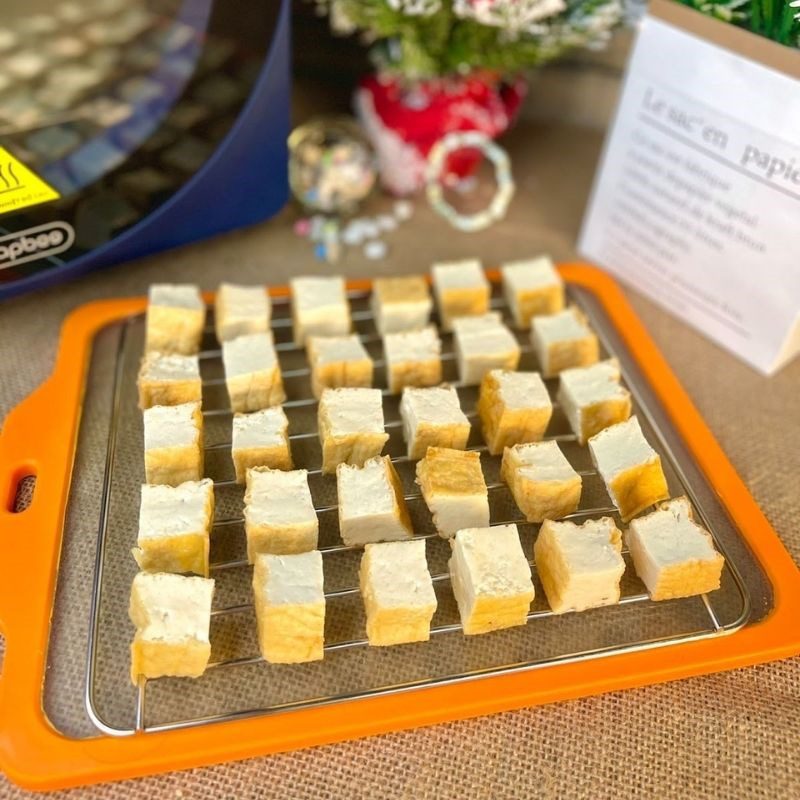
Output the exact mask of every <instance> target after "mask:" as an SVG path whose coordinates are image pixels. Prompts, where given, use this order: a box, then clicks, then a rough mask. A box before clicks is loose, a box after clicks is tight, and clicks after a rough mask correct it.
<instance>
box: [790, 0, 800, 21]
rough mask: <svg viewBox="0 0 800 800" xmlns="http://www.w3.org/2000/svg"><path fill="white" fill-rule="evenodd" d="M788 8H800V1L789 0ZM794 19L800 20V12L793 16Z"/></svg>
mask: <svg viewBox="0 0 800 800" xmlns="http://www.w3.org/2000/svg"><path fill="white" fill-rule="evenodd" d="M789 6H790V7H791V8H800V0H790V2H789ZM794 18H795V19H798V20H800V11H798V12H797V13H796V14H795V15H794Z"/></svg>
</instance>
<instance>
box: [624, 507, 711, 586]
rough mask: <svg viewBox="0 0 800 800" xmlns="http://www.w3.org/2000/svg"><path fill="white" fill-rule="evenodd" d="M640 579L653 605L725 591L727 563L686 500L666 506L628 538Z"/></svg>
mask: <svg viewBox="0 0 800 800" xmlns="http://www.w3.org/2000/svg"><path fill="white" fill-rule="evenodd" d="M625 544H626V545H627V546H628V548H629V550H630V552H631V558H632V559H633V566H634V568H635V569H636V574H637V575H638V576H639V577H640V578H641V579H642V582H643V583H644V585H645V587H646V588H647V591H648V593H649V595H650V599H651V600H669V599H671V598H673V597H691V596H692V595H697V594H705V593H706V592H713V591H715V590H716V589H719V586H720V580H721V578H722V568H723V567H724V566H725V559H724V558H723V557H722V555H721V554H720V553H718V552H717V549H716V548H715V547H714V540H713V539H712V538H711V534H710V533H709V532H708V531H707V530H706V529H705V528H703V527H702V526H701V525H699V524H698V523H697V522H696V521H695V519H694V515H693V513H692V506H691V504H690V503H689V500H688V499H687V498H686V497H678V498H676V499H674V500H670V501H668V502H666V503H661V504H660V505H659V506H658V509H657V510H656V511H653V512H652V513H651V514H647V516H644V517H639V518H638V519H635V520H633V521H632V522H631V524H630V527H629V528H628V530H627V531H626V532H625Z"/></svg>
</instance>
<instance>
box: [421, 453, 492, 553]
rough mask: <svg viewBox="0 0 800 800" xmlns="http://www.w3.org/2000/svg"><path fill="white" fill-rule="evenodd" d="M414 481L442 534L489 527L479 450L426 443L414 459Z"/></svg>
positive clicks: (486, 497)
mask: <svg viewBox="0 0 800 800" xmlns="http://www.w3.org/2000/svg"><path fill="white" fill-rule="evenodd" d="M417 484H418V485H419V487H420V489H421V490H422V496H423V498H424V499H425V503H426V504H427V506H428V508H429V509H430V512H431V514H432V516H433V524H434V526H435V527H436V530H437V531H438V533H439V536H441V537H442V538H444V539H449V538H451V537H452V536H455V533H456V531H459V530H461V529H462V528H488V527H489V491H488V489H487V488H486V481H485V479H484V477H483V471H482V470H481V454H480V453H477V452H475V451H474V450H450V449H449V448H445V447H429V448H428V452H427V453H426V454H425V458H423V459H422V460H421V461H418V462H417Z"/></svg>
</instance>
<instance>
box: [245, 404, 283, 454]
mask: <svg viewBox="0 0 800 800" xmlns="http://www.w3.org/2000/svg"><path fill="white" fill-rule="evenodd" d="M288 430H289V420H288V418H287V416H286V412H285V411H284V410H283V408H282V407H281V406H272V407H271V408H262V409H261V410H260V411H253V412H251V413H249V414H234V415H233V425H232V434H233V435H232V439H233V442H232V449H233V450H244V449H247V448H250V447H272V446H274V445H279V444H283V443H284V442H285V440H286V435H287V432H288Z"/></svg>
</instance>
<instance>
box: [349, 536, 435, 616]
mask: <svg viewBox="0 0 800 800" xmlns="http://www.w3.org/2000/svg"><path fill="white" fill-rule="evenodd" d="M367 556H369V557H368V558H367ZM364 558H366V559H367V564H368V565H369V569H368V570H367V576H366V577H367V581H368V583H369V587H370V593H371V595H372V598H373V600H374V602H375V603H376V605H378V606H379V607H380V608H382V609H389V608H396V607H413V606H423V607H424V606H431V605H433V606H435V605H436V593H435V592H434V590H433V583H432V581H431V575H430V572H429V571H428V562H427V560H426V557H425V540H424V539H413V540H411V541H407V542H380V543H372V544H367V545H366V547H365V549H364Z"/></svg>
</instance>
